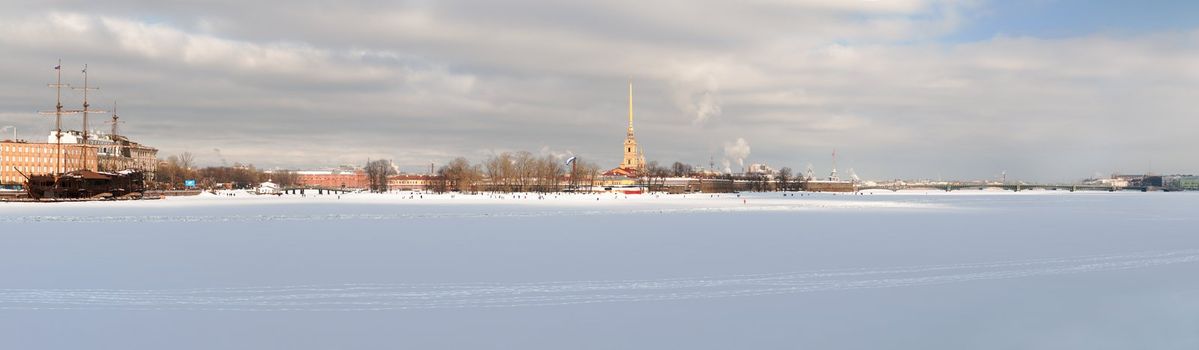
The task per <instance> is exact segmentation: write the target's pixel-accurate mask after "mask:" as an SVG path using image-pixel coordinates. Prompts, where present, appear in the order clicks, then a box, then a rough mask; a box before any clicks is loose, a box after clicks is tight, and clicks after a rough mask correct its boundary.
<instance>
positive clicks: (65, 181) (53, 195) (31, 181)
mask: <svg viewBox="0 0 1199 350" xmlns="http://www.w3.org/2000/svg"><path fill="white" fill-rule="evenodd" d="M25 189H26V191H27V193H28V194H29V198H32V199H35V200H41V199H60V198H63V199H82V198H96V199H107V198H113V199H115V198H126V199H137V198H140V197H141V196H142V193H143V192H144V191H145V190H146V183H145V176H144V174H143V173H142V172H139V171H123V172H117V173H107V172H95V171H90V170H81V171H72V172H68V173H63V174H59V175H58V176H54V175H50V174H47V175H33V176H29V178H28V182H27V183H26V186H25Z"/></svg>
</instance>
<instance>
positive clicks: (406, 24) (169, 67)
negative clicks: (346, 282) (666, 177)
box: [0, 0, 1199, 180]
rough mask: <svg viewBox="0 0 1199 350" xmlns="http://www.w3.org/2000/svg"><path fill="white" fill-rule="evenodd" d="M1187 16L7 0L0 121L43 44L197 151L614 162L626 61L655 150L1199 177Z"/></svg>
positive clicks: (1195, 20)
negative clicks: (518, 155) (498, 155)
mask: <svg viewBox="0 0 1199 350" xmlns="http://www.w3.org/2000/svg"><path fill="white" fill-rule="evenodd" d="M1195 13H1199V3H1196V2H1174V1H1144V2H1127V1H1111V2H1107V1H1072V0H1071V1H1053V0H1029V1H985V0H977V1H969V0H967V1H931V0H930V1H921V0H895V1H887V0H876V1H854V0H802V1H787V0H748V1H745V0H743V1H722V2H710V1H672V0H664V1H621V0H617V1H612V0H606V1H590V2H582V1H533V0H517V1H446V0H438V1H306V0H299V1H276V2H268V1H207V2H205V3H203V4H196V3H190V2H182V1H144V2H143V1H123V0H110V1H79V2H73V1H28V2H25V1H16V2H13V1H6V2H3V3H0V126H5V125H14V126H16V127H17V131H18V132H19V134H20V137H21V138H29V139H35V138H36V139H41V138H44V135H45V133H46V131H47V130H48V126H49V125H50V124H49V119H48V118H46V117H44V116H39V115H37V113H36V112H37V111H38V110H45V109H52V108H53V103H54V100H53V98H54V95H53V90H52V89H49V88H46V87H45V84H46V83H49V82H52V81H53V79H54V70H53V69H52V67H53V66H54V64H55V62H56V60H58V59H60V58H61V59H62V61H63V66H64V80H65V82H68V83H72V84H76V85H78V84H80V83H81V75H80V74H79V68H81V67H82V65H83V64H85V63H86V64H88V65H89V67H90V70H89V72H90V73H91V80H92V81H93V82H94V84H96V85H99V86H100V87H101V90H100V91H99V92H98V93H96V94H95V95H94V97H93V105H94V106H95V107H98V108H101V109H110V108H111V105H112V103H113V101H117V103H118V106H119V112H120V115H121V116H122V120H124V121H127V122H126V123H125V124H122V125H121V128H122V129H123V130H124V132H125V133H126V134H128V135H129V136H131V137H132V138H134V139H137V140H140V141H143V142H144V143H146V144H149V145H151V146H155V147H158V148H159V149H160V150H161V152H160V155H163V156H165V155H169V154H176V153H179V152H184V151H190V152H192V153H193V154H195V155H196V156H197V160H198V161H199V162H200V163H201V164H213V165H218V164H220V163H221V156H222V155H223V157H224V158H226V159H227V160H228V161H229V162H233V161H242V162H250V163H254V164H256V165H259V166H264V167H274V166H281V167H289V168H315V167H325V166H335V165H338V164H362V163H364V162H365V161H366V159H367V158H391V159H394V160H395V161H396V162H398V163H400V164H401V165H402V167H403V169H405V170H409V171H417V170H419V169H423V168H426V167H427V164H428V163H430V162H436V163H444V162H446V161H447V160H449V159H450V158H452V157H454V156H459V155H461V156H466V157H467V158H470V159H472V160H479V159H483V158H485V157H487V156H488V155H489V154H493V153H495V152H500V151H508V150H529V151H532V152H534V153H538V154H540V153H546V154H575V155H578V156H580V157H582V158H584V159H589V160H592V161H595V162H598V163H601V164H607V165H613V166H614V165H616V164H617V163H618V162H619V161H620V157H621V142H622V141H623V138H624V127H625V123H626V82H627V81H629V80H630V79H631V80H632V81H633V82H634V84H635V93H636V96H635V102H636V115H637V125H636V128H637V136H638V141H639V143H640V144H641V145H642V147H643V148H644V150H645V153H646V157H647V158H648V159H650V160H658V161H660V162H664V163H670V162H673V161H676V160H677V161H683V162H686V163H691V164H697V165H705V166H706V165H708V164H709V163H710V162H712V163H716V166H717V167H718V168H722V167H724V164H725V163H727V164H729V166H730V167H731V168H733V169H734V170H737V169H738V168H739V165H738V164H739V162H744V163H745V164H748V163H756V162H764V163H768V164H770V165H772V166H776V167H781V166H790V167H792V168H795V169H802V168H805V167H806V166H807V165H808V164H812V165H813V166H814V167H815V168H816V170H817V171H818V172H820V173H825V172H827V171H828V168H829V166H830V165H831V164H830V163H831V162H830V159H829V158H830V153H832V151H833V150H834V149H836V151H837V154H838V165H839V167H840V168H842V169H841V170H842V171H845V170H846V169H847V168H853V169H854V170H855V171H856V172H857V173H858V174H859V175H861V176H862V177H864V178H874V179H886V178H896V177H903V178H919V177H924V178H936V177H939V176H940V177H945V178H971V179H982V178H994V177H997V176H998V175H999V174H1000V173H1001V172H1003V171H1006V172H1007V173H1008V174H1009V179H1013V178H1015V179H1029V180H1059V179H1075V178H1081V177H1087V176H1093V175H1094V174H1097V173H1100V174H1108V173H1111V172H1114V171H1119V172H1144V171H1153V172H1166V173H1168V172H1199V156H1196V154H1197V153H1196V150H1199V137H1196V131H1197V130H1199V115H1196V110H1197V109H1196V106H1199V105H1197V104H1196V103H1197V102H1196V101H1197V100H1199V16H1195V15H1194V14H1195ZM65 96H66V100H67V105H68V107H72V106H73V105H78V104H79V103H80V102H78V101H79V99H80V94H78V93H76V92H69V93H67V94H66V95H65ZM75 107H76V108H78V107H77V106H75ZM102 118H103V117H101V118H98V119H102ZM69 121H70V122H71V123H73V124H71V125H77V124H78V123H79V119H78V118H77V117H74V118H73V119H69ZM10 131H11V130H9V131H6V133H7V132H10ZM5 138H7V137H5ZM218 149H219V151H218ZM218 154H219V155H218Z"/></svg>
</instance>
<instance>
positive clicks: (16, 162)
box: [0, 140, 97, 185]
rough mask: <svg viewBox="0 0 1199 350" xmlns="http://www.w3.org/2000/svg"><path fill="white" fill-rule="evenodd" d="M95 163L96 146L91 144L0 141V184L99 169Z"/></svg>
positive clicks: (19, 182) (18, 182)
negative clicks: (36, 176) (34, 176)
mask: <svg viewBox="0 0 1199 350" xmlns="http://www.w3.org/2000/svg"><path fill="white" fill-rule="evenodd" d="M96 166H97V162H96V147H93V146H90V145H80V144H62V145H58V144H54V143H28V142H24V141H11V140H5V141H0V185H14V184H23V183H25V177H26V176H32V175H45V174H53V173H55V172H69V171H75V170H85V169H86V170H91V171H96Z"/></svg>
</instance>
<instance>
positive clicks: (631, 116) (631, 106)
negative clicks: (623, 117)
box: [629, 79, 633, 130]
mask: <svg viewBox="0 0 1199 350" xmlns="http://www.w3.org/2000/svg"><path fill="white" fill-rule="evenodd" d="M629 130H633V79H629Z"/></svg>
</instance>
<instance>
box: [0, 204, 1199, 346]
mask: <svg viewBox="0 0 1199 350" xmlns="http://www.w3.org/2000/svg"><path fill="white" fill-rule="evenodd" d="M1196 220H1199V193H1067V192H1053V191H1031V192H1020V193H1011V192H988V191H974V192H971V191H962V192H951V193H944V192H927V193H926V192H901V193H890V192H877V193H869V194H865V195H845V194H841V195H832V194H805V195H803V196H799V195H796V196H790V195H788V196H783V195H782V194H780V193H761V194H743V195H741V196H737V195H730V194H722V195H709V194H690V195H686V196H682V195H660V196H658V195H645V196H627V197H626V196H624V195H619V196H615V195H611V194H604V195H552V194H551V195H547V196H539V195H537V194H529V195H527V196H526V195H429V194H425V195H423V198H422V196H421V195H416V196H411V195H408V194H403V195H401V194H386V195H378V194H348V195H342V196H340V198H339V197H338V196H335V195H324V196H314V195H308V196H305V197H300V196H283V197H274V196H252V195H247V194H242V195H239V196H236V197H227V196H198V197H178V198H169V199H166V200H161V201H140V202H116V203H98V202H89V203H56V204H24V203H4V204H0V227H2V232H0V262H2V263H0V275H2V276H3V278H2V279H0V348H13V349H39V348H172V349H180V348H182V349H213V348H222V349H262V348H288V349H330V348H422V349H423V348H518V349H562V348H571V349H578V348H582V349H614V348H620V349H626V348H635V349H660V348H683V349H695V348H705V349H730V348H753V349H761V348H766V349H795V348H818V349H829V348H834V349H878V348H902V349H963V348H968V349H1012V348H1020V349H1030V348H1031V349H1038V348H1042V349H1104V348H1111V349H1127V348H1153V349H1195V348H1199V280H1197V279H1196V278H1195V276H1199V235H1197V234H1196V232H1199V230H1196Z"/></svg>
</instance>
